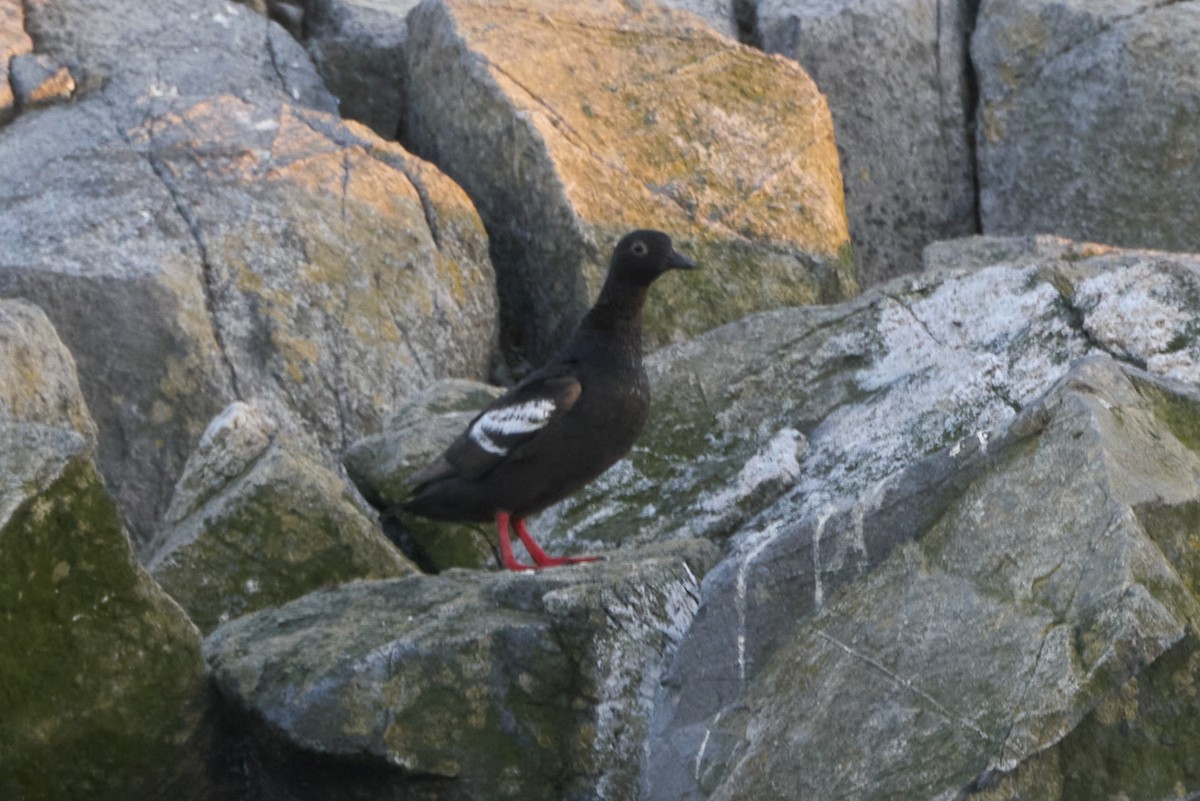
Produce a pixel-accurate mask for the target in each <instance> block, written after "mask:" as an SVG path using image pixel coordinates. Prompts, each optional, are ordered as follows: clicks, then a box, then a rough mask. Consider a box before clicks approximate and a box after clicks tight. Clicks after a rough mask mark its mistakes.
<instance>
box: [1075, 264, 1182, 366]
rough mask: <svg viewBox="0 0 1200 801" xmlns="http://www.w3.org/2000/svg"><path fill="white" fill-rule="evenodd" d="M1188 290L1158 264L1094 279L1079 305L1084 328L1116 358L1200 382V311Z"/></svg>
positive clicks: (1085, 286) (1078, 294)
mask: <svg viewBox="0 0 1200 801" xmlns="http://www.w3.org/2000/svg"><path fill="white" fill-rule="evenodd" d="M1194 293H1195V289H1194V288H1189V287H1186V286H1185V285H1184V284H1183V283H1182V281H1181V280H1180V279H1179V278H1178V277H1177V276H1175V275H1173V274H1172V273H1170V272H1167V271H1164V270H1163V269H1162V266H1161V265H1160V264H1157V263H1155V262H1153V261H1139V262H1137V263H1135V264H1133V265H1132V266H1130V267H1127V268H1124V269H1118V270H1112V271H1110V272H1105V273H1101V274H1100V275H1096V276H1093V277H1092V278H1089V279H1088V280H1086V281H1084V282H1083V283H1082V284H1080V286H1079V289H1078V291H1077V292H1076V298H1075V302H1076V304H1077V305H1078V306H1079V307H1080V308H1081V309H1083V310H1084V327H1085V328H1086V329H1087V331H1088V332H1089V333H1090V334H1091V335H1092V336H1093V337H1094V338H1095V339H1096V341H1097V342H1099V343H1100V344H1101V345H1103V346H1104V347H1105V348H1107V349H1109V350H1110V351H1112V352H1113V353H1114V354H1118V355H1124V356H1127V357H1130V358H1133V359H1136V360H1138V361H1140V362H1142V363H1143V364H1145V365H1146V368H1147V369H1148V370H1150V371H1152V372H1155V373H1159V374H1161V375H1166V376H1169V377H1171V378H1175V379H1178V380H1181V381H1191V382H1197V381H1200V367H1198V366H1197V361H1198V358H1197V357H1198V356H1200V354H1198V353H1197V351H1198V350H1200V348H1198V347H1197V343H1196V338H1195V336H1194V329H1195V328H1196V312H1195V311H1194V310H1193V309H1192V308H1191V306H1192V303H1191V301H1190V300H1189V297H1188V296H1189V294H1194Z"/></svg>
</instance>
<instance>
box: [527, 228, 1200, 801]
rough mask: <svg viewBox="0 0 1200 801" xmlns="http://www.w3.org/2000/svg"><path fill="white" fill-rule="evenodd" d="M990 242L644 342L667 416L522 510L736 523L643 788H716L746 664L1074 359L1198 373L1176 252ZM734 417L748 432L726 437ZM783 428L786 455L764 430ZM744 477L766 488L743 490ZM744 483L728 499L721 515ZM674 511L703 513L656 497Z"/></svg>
mask: <svg viewBox="0 0 1200 801" xmlns="http://www.w3.org/2000/svg"><path fill="white" fill-rule="evenodd" d="M991 244H992V246H993V247H994V248H995V249H996V250H998V251H1000V252H1005V253H1006V256H1007V258H1006V259H1005V260H1004V261H1002V262H1000V263H998V264H992V265H990V266H989V265H986V262H987V259H986V258H983V257H981V255H980V254H981V253H985V252H986V250H987V248H985V247H982V246H981V245H980V243H979V242H978V241H977V240H966V241H964V242H963V243H959V244H958V246H960V247H961V248H962V249H963V251H964V252H965V254H966V256H965V257H964V258H965V260H966V261H967V263H968V264H969V267H968V268H967V269H965V270H941V271H937V272H931V273H926V274H923V275H921V276H915V277H912V278H908V279H904V280H899V281H895V282H892V283H890V284H887V285H884V286H882V287H879V288H878V289H876V290H872V291H871V292H869V293H867V295H865V296H864V297H863V298H862V299H861V300H858V301H855V302H853V303H850V304H846V305H844V306H842V307H835V308H832V309H824V310H798V311H796V312H778V313H773V314H766V315H760V316H758V317H756V318H751V319H749V320H746V321H744V322H743V323H739V324H738V325H735V326H729V327H727V328H726V329H722V330H720V331H717V332H713V333H712V334H710V335H708V336H706V337H703V338H701V339H700V340H697V341H696V342H694V343H689V344H688V345H685V346H680V347H677V348H672V349H670V350H667V351H664V352H662V353H661V354H659V355H658V359H661V362H658V363H659V367H658V370H659V371H660V372H659V376H660V378H659V379H658V380H657V381H656V388H657V389H660V390H661V392H660V393H659V395H658V398H659V400H662V399H663V398H664V397H666V398H669V399H670V400H668V401H666V402H665V403H663V404H662V405H659V406H656V408H657V409H660V410H666V409H671V410H672V413H671V414H670V415H664V416H663V417H662V418H659V417H657V416H655V417H652V420H651V423H650V431H649V432H648V434H649V436H648V437H647V438H646V440H645V442H646V444H647V445H648V446H650V447H648V448H647V449H646V450H645V451H641V450H638V451H635V452H634V454H632V457H631V459H630V460H629V461H628V462H626V463H624V464H623V465H618V467H617V468H614V472H617V474H618V476H619V477H620V481H614V482H613V483H612V484H611V485H608V486H605V484H606V479H605V478H602V479H601V480H600V481H599V482H597V484H598V485H599V486H595V487H594V488H593V489H592V490H591V491H585V492H584V493H582V494H581V496H580V497H578V498H577V499H574V500H573V501H572V502H568V503H567V504H563V505H561V506H560V507H558V508H557V509H555V510H551V511H550V512H548V513H547V516H546V517H551V518H552V519H551V520H546V519H545V517H544V518H543V520H541V521H539V522H540V524H541V525H542V527H543V529H547V528H548V529H549V530H552V531H559V532H562V531H564V530H565V531H566V534H567V535H568V536H574V537H575V538H576V539H585V538H586V540H600V541H601V542H594V541H593V542H588V545H589V547H592V548H599V547H600V546H601V545H602V541H603V540H604V539H605V538H608V540H609V541H620V540H622V539H627V538H628V535H627V532H637V531H641V532H642V534H641V535H640V536H647V535H652V536H660V537H670V536H680V535H696V534H705V535H707V536H722V535H723V533H724V532H726V531H730V530H733V529H734V528H735V527H737V526H740V528H741V532H740V533H739V535H738V537H737V539H736V540H734V542H733V546H734V547H733V552H732V554H731V556H730V557H729V558H727V559H726V560H724V561H723V562H722V563H721V564H719V565H718V566H717V567H716V568H714V570H713V571H712V572H710V573H709V575H708V576H707V577H706V579H705V582H704V586H703V594H702V598H703V605H702V607H701V611H700V613H699V615H698V616H697V619H696V622H695V623H694V625H693V626H692V628H691V630H690V631H689V633H688V635H687V636H686V637H685V639H684V641H683V643H682V645H681V648H680V651H679V654H678V656H677V659H676V662H675V664H674V666H673V667H672V673H671V676H670V677H669V680H668V684H667V688H668V689H667V691H666V692H665V693H664V697H663V699H662V700H661V701H660V706H659V707H658V710H659V712H658V717H657V719H656V733H655V735H654V738H653V739H652V742H651V749H650V760H649V763H648V764H650V765H653V766H655V768H656V770H657V771H658V773H657V774H655V775H651V776H650V777H649V781H650V784H651V786H652V789H653V792H652V793H651V797H653V798H679V797H690V796H689V794H692V793H696V792H701V791H702V792H703V793H710V792H713V791H714V788H715V787H716V786H717V784H719V783H720V782H719V779H720V777H721V776H722V775H723V773H722V772H723V771H725V770H726V769H729V770H732V769H733V766H734V765H735V764H736V760H734V761H732V762H727V761H725V760H726V757H728V756H729V754H730V749H731V748H733V746H734V744H735V743H736V742H737V741H739V740H740V739H742V738H743V737H744V736H746V732H745V731H743V730H742V728H740V727H741V726H743V725H745V723H746V718H745V716H744V715H741V716H740V714H739V713H738V712H737V709H738V707H739V705H740V704H742V703H743V702H744V700H745V698H746V697H747V696H746V694H747V693H748V692H751V691H752V690H751V689H748V688H753V687H755V686H757V685H756V682H758V681H759V679H758V677H759V674H760V672H761V671H762V670H763V669H764V665H767V664H774V663H775V662H774V660H781V659H783V657H781V656H779V653H780V649H781V648H783V647H784V646H785V644H786V643H788V642H790V641H791V638H792V635H791V633H790V632H792V631H793V630H794V628H793V627H794V626H795V621H797V620H801V621H803V620H807V619H809V618H810V617H811V616H813V615H814V614H817V613H818V612H819V611H820V610H821V609H822V608H823V606H824V605H825V604H826V603H827V602H828V599H832V598H840V597H842V596H843V595H844V596H845V597H858V595H859V593H860V592H861V591H862V590H861V589H860V588H861V586H862V583H861V582H859V584H856V585H855V586H854V588H853V591H851V590H846V589H844V588H845V586H846V585H847V584H848V583H849V582H851V581H854V580H856V579H858V578H859V577H860V576H862V575H863V574H864V573H866V572H867V571H870V570H871V569H872V568H874V567H875V566H876V565H879V564H881V563H882V562H883V561H884V560H886V559H887V558H888V556H889V554H891V553H892V551H893V549H894V548H895V547H896V546H897V545H898V544H900V543H905V542H908V541H910V540H912V539H913V538H917V537H928V536H929V535H928V534H927V532H928V531H929V530H930V529H931V528H933V527H934V526H935V525H940V523H939V522H938V521H939V520H942V519H943V518H944V516H945V515H946V514H948V511H947V510H948V509H949V508H950V507H951V506H952V505H953V504H955V503H960V502H961V498H962V497H963V495H964V493H966V492H968V488H969V487H971V486H972V482H977V481H978V480H979V476H980V474H981V471H982V470H984V469H985V467H986V465H988V464H990V462H988V459H989V458H990V457H989V456H988V454H991V453H992V452H993V451H994V449H995V447H996V446H995V444H994V443H993V442H992V440H993V439H995V437H996V436H997V435H998V434H997V432H1002V431H1004V430H1005V428H1006V426H1009V425H1010V424H1011V421H1012V420H1013V419H1014V418H1015V416H1016V415H1017V413H1018V411H1020V410H1023V409H1025V408H1026V407H1027V406H1028V405H1029V404H1030V403H1031V402H1032V401H1033V399H1034V398H1036V397H1037V396H1038V395H1039V394H1040V393H1042V392H1043V391H1045V390H1046V388H1048V387H1049V386H1050V385H1051V384H1052V383H1053V382H1054V380H1055V379H1057V378H1058V377H1059V376H1061V375H1062V374H1063V373H1064V372H1065V371H1066V369H1067V367H1068V366H1069V365H1070V364H1071V363H1072V362H1074V361H1075V360H1076V359H1078V358H1079V357H1080V356H1083V355H1086V354H1094V353H1105V352H1106V351H1111V352H1112V353H1113V354H1115V355H1117V356H1119V357H1120V358H1121V359H1123V360H1124V361H1127V362H1131V363H1133V364H1138V365H1145V366H1146V367H1148V368H1149V369H1150V370H1152V371H1154V372H1155V373H1157V374H1159V375H1164V376H1170V377H1172V378H1178V379H1182V380H1185V381H1190V382H1195V381H1196V369H1197V365H1198V364H1200V342H1198V340H1197V332H1198V331H1200V321H1198V320H1197V313H1196V309H1197V308H1200V306H1198V305H1197V298H1200V294H1198V293H1200V263H1198V262H1197V260H1196V258H1195V257H1191V256H1185V255H1180V254H1165V253H1153V252H1136V251H1119V250H1111V249H1105V248H1095V249H1092V248H1088V247H1087V246H1081V245H1072V243H1063V242H1059V243H1057V245H1055V243H1053V242H1051V241H1049V240H1042V241H1041V246H1042V248H1043V251H1053V252H1054V255H1046V253H1045V252H1043V253H1042V254H1038V253H1037V252H1034V251H1033V250H1032V249H1025V248H1023V247H1022V244H1021V242H1020V241H1016V240H1014V241H1013V242H1011V243H1009V247H1007V248H1006V247H1002V246H1000V244H999V243H996V242H995V241H993V242H992V243H991ZM954 248H955V245H954V244H949V245H946V246H943V248H942V253H941V255H940V256H939V257H938V260H940V261H941V262H942V263H948V262H952V261H953V256H952V255H951V254H952V253H953V250H954ZM656 361H657V359H656ZM785 388H786V389H785ZM701 390H702V391H701ZM688 398H690V399H691V401H690V405H689V402H688V401H687V399H688ZM680 399H682V400H680ZM676 410H677V411H676ZM660 413H661V412H660ZM1023 414H1025V416H1028V412H1024V413H1023ZM735 426H740V427H741V429H740V430H742V431H743V432H744V431H747V430H748V431H750V432H755V433H752V434H751V435H750V436H745V435H743V437H742V438H741V439H738V438H737V437H736V436H735V435H734V434H733V430H734V427H735ZM789 427H790V428H791V430H790V431H789ZM802 437H803V439H805V440H807V450H805V451H803V453H796V452H794V451H792V450H791V449H790V447H789V448H785V447H783V445H785V444H790V443H791V442H795V443H796V444H800V443H801V441H802V439H801V438H802ZM764 478H766V479H768V480H767V481H766V482H765V483H764V482H763V479H764ZM771 479H773V480H771ZM709 482H711V483H709ZM757 483H764V486H765V489H766V490H767V491H766V492H765V493H764V492H756V491H755V490H754V488H755V486H756V484H757ZM1031 486H1039V485H1037V484H1036V483H1034V484H1031ZM652 488H654V489H652ZM1039 491H1040V490H1039ZM606 492H611V493H613V495H612V497H611V498H610V499H608V500H607V501H606V500H605V499H604V493H606ZM1027 494H1028V495H1037V494H1038V493H1036V492H1035V493H1027ZM617 498H620V499H621V502H620V504H618V503H616V502H615V500H616V499H617ZM743 498H744V499H746V501H747V502H746V505H745V506H744V507H743V508H742V509H740V510H738V511H737V512H735V513H733V514H732V515H731V514H730V513H729V512H727V511H725V510H726V509H728V507H729V502H730V501H734V502H736V501H737V500H738V499H743ZM710 499H721V500H722V503H721V504H717V503H715V502H714V500H710ZM776 499H777V500H776ZM773 501H774V502H773ZM572 504H577V506H573V505H572ZM1069 508H1070V509H1071V513H1072V514H1073V513H1075V512H1076V510H1075V508H1074V507H1069ZM618 509H620V511H617V510H618ZM674 509H686V510H696V509H699V510H704V511H705V512H707V513H706V514H695V513H691V514H679V515H673V514H671V513H670V512H669V511H668V512H667V513H665V514H664V513H663V512H662V511H660V510H674ZM634 510H636V511H634ZM555 517H556V518H557V522H555V520H554V519H553V518H555ZM730 518H732V520H731V519H730ZM747 520H748V521H749V522H743V521H747ZM731 523H732V524H733V525H731ZM1024 531H1026V532H1027V531H1028V529H1025V530H1024ZM586 540H585V541H586ZM1022 547H1026V548H1029V547H1031V546H1022ZM1052 566H1053V563H1050V564H1049V565H1046V566H1045V567H1046V568H1047V569H1049V567H1052ZM897 603H898V602H897ZM947 603H948V606H947V607H946V608H947V609H949V608H954V603H953V602H949V601H948V602H947ZM916 615H917V613H915V612H914V617H913V618H912V619H917V618H916ZM943 616H944V615H943ZM817 641H820V640H819V638H818V640H817ZM841 641H842V642H849V641H848V640H841ZM837 650H838V649H836V648H835V649H834V652H836V651H837ZM937 697H939V699H940V698H941V697H940V696H937ZM764 703H767V702H764ZM1080 703H1083V702H1082V701H1080ZM951 706H952V708H954V709H955V710H956V711H957V712H958V713H960V714H965V713H966V712H967V711H968V710H969V707H970V705H969V704H968V705H966V706H954V705H951ZM1085 711H1086V709H1085V708H1083V707H1080V708H1078V709H1076V710H1075V712H1073V713H1072V714H1073V715H1074V718H1073V720H1072V723H1073V722H1074V721H1077V720H1078V719H1079V716H1080V715H1081V714H1082V713H1083V712H1085ZM796 714H797V715H799V716H801V717H803V716H804V715H806V714H807V712H802V711H801V712H797V713H796ZM714 721H715V722H714ZM753 725H755V726H757V725H758V724H753ZM978 725H981V726H982V724H978ZM968 728H969V727H968ZM964 730H965V729H964ZM988 731H989V732H990V733H989V735H988V736H989V737H992V736H993V735H994V732H991V730H988ZM706 740H707V745H706V746H703V747H704V748H705V749H706V753H707V754H708V756H705V757H704V758H703V759H702V760H701V761H700V762H698V761H697V759H698V758H699V754H700V750H701V748H702V745H701V744H702V743H704V742H706ZM855 742H856V743H857V742H859V741H855ZM842 746H843V747H846V748H849V747H851V745H848V744H847V743H846V742H842ZM854 747H855V748H857V747H858V746H857V745H855V746H854ZM873 748H874V746H870V745H863V746H862V751H863V753H867V752H871V751H872V749H873ZM856 753H858V752H856ZM738 758H739V759H740V757H738ZM780 758H781V759H782V758H783V757H780ZM792 758H793V759H796V760H799V762H803V760H800V759H799V757H797V756H796V753H795V752H792ZM855 759H857V757H856V758H855ZM751 762H753V760H751ZM701 763H703V765H701ZM747 764H750V763H747ZM855 764H858V763H857V762H856V763H855ZM664 765H672V766H675V767H674V768H672V769H664V768H662V767H661V766H664ZM698 765H699V766H701V767H697V766H698ZM712 766H715V767H713V772H712V773H711V775H710V777H709V778H707V779H706V778H705V775H707V774H706V772H707V771H709V767H712ZM976 767H977V769H978V770H980V771H981V770H982V769H983V768H982V767H980V766H976ZM814 775H815V774H814ZM731 781H732V780H731ZM735 784H736V782H733V783H730V784H728V785H721V786H724V787H726V789H727V790H729V789H730V788H732V787H734V786H735ZM759 789H760V790H762V787H759ZM764 792H765V791H764ZM866 795H868V796H869V795H870V793H869V792H868V793H866ZM934 795H935V794H934V793H930V794H929V795H928V797H933V796H934ZM747 797H752V796H747ZM764 797H769V796H764Z"/></svg>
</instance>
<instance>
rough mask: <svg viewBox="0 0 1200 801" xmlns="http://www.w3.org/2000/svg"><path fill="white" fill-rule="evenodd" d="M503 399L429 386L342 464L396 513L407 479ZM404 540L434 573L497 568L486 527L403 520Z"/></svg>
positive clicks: (470, 384)
mask: <svg viewBox="0 0 1200 801" xmlns="http://www.w3.org/2000/svg"><path fill="white" fill-rule="evenodd" d="M502 393H503V390H501V389H500V388H498V387H493V386H489V385H487V384H480V383H477V382H474V381H463V380H456V379H447V380H443V381H438V382H436V383H434V384H431V385H430V386H429V387H428V388H427V389H425V390H424V391H423V392H421V394H420V395H418V396H417V397H415V398H413V400H412V401H411V402H409V403H408V404H406V405H404V406H403V407H401V408H400V409H399V410H398V411H397V412H396V413H395V414H393V415H392V416H391V417H389V418H388V419H387V420H385V421H384V423H383V430H382V431H381V432H380V433H378V434H374V435H372V436H369V437H364V438H363V439H361V440H359V441H358V442H356V443H354V445H353V446H351V448H350V449H349V450H348V451H346V455H345V458H344V463H345V466H346V472H347V473H348V474H349V476H350V479H351V480H352V481H353V482H354V483H355V485H356V486H357V487H358V489H359V491H360V492H361V493H362V494H363V497H365V498H366V499H367V500H368V501H370V502H371V503H372V504H374V505H375V506H376V507H378V508H380V509H394V508H395V507H397V506H398V505H399V504H400V503H401V502H403V500H404V498H405V497H406V496H407V494H408V485H407V483H406V482H407V481H408V478H409V476H411V475H412V474H413V473H415V472H416V471H417V470H420V469H421V468H422V467H424V466H425V465H427V464H429V463H430V462H432V461H433V460H434V459H436V458H437V457H439V456H441V454H442V452H443V451H444V450H445V449H446V448H447V446H449V445H450V443H451V442H453V441H454V438H455V437H457V436H458V435H459V434H461V433H462V432H463V430H464V429H465V428H466V427H467V424H469V423H470V422H471V420H472V419H473V418H474V417H475V415H476V414H478V413H479V410H480V409H482V408H483V407H484V406H486V405H488V404H489V403H491V402H492V401H493V400H495V399H496V398H498V397H500V395H501V394H502ZM401 525H402V526H403V527H404V534H405V536H406V538H407V539H406V542H405V545H411V547H412V548H413V549H415V551H416V553H417V554H419V556H420V557H421V561H422V562H423V563H425V564H428V565H429V566H430V567H432V568H433V569H435V570H444V569H446V568H451V567H477V568H492V567H495V566H497V564H498V563H497V561H496V558H495V553H494V550H493V548H492V542H493V539H494V538H493V535H492V534H491V528H490V527H484V526H478V525H471V524H459V523H445V522H441V521H436V520H425V519H423V518H419V517H416V516H412V515H405V516H403V519H402V521H401Z"/></svg>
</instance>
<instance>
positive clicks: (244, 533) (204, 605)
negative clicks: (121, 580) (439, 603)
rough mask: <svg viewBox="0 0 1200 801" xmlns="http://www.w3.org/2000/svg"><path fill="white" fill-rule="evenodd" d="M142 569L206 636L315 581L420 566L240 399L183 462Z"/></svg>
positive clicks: (345, 490) (340, 483) (341, 485)
mask: <svg viewBox="0 0 1200 801" xmlns="http://www.w3.org/2000/svg"><path fill="white" fill-rule="evenodd" d="M146 566H147V568H148V569H149V571H150V574H151V575H152V576H154V578H155V579H156V580H157V581H158V582H159V584H160V585H162V587H163V589H165V590H166V591H167V592H168V593H170V594H171V597H173V598H174V599H175V600H176V601H178V602H179V603H180V605H182V606H183V608H184V609H186V610H187V612H188V615H190V616H191V618H192V621H193V622H194V623H195V624H196V625H197V626H198V627H199V628H200V630H201V631H202V632H204V633H208V632H210V631H212V630H213V629H214V628H216V627H217V625H218V624H219V623H223V622H225V621H226V620H229V619H231V618H234V617H238V616H239V615H243V614H246V613H248V612H252V611H254V610H256V609H262V608H263V607H266V606H278V605H280V604H282V603H285V602H286V601H290V600H292V599H293V598H298V597H300V596H301V595H304V594H306V593H308V592H311V591H313V590H316V589H319V588H322V587H327V586H330V585H333V584H338V583H341V582H345V581H349V580H351V579H355V578H392V577H397V576H405V575H409V574H411V573H415V572H417V571H416V568H415V567H414V566H413V565H412V564H411V563H410V562H409V561H408V560H407V559H405V558H404V557H403V556H401V555H400V553H399V552H398V551H397V550H396V549H395V548H393V547H392V546H391V545H390V544H389V543H388V542H387V540H385V539H384V537H383V534H382V532H380V531H379V526H378V525H377V524H376V522H375V520H374V515H372V514H371V513H370V512H369V511H367V510H364V509H363V508H361V506H360V504H359V503H356V502H355V498H354V496H353V495H352V491H351V490H350V487H349V486H348V485H347V484H346V482H345V480H344V479H342V478H340V477H339V476H338V475H336V474H335V473H333V472H331V471H330V470H329V469H327V468H325V467H323V466H322V465H321V464H319V463H317V462H314V461H313V460H312V459H310V458H308V457H307V456H306V455H305V454H304V453H303V452H301V451H299V450H298V449H297V448H296V447H295V445H294V444H293V443H291V442H290V441H289V438H288V437H287V436H286V435H279V434H277V428H276V425H275V423H274V421H272V420H270V419H269V418H267V417H266V416H265V415H263V414H262V413H261V412H259V411H258V410H257V409H255V408H254V407H252V406H249V405H247V404H245V403H241V402H238V403H235V404H233V405H232V406H230V407H229V408H228V409H226V410H225V411H224V412H222V413H221V415H220V416H218V417H217V418H216V419H215V420H213V422H212V423H211V424H210V425H209V427H208V430H207V431H205V432H204V436H203V437H202V438H201V439H200V444H199V445H198V446H197V448H196V450H195V451H194V452H193V453H192V456H191V458H190V459H188V463H187V466H186V467H185V468H184V472H183V476H182V477H181V478H180V480H179V484H178V486H177V487H176V489H175V496H174V497H173V498H172V500H171V506H170V507H169V508H168V509H167V513H166V515H165V516H164V518H163V529H162V530H161V531H160V532H159V533H158V536H157V537H156V541H155V543H154V544H153V545H152V547H151V557H150V559H149V561H148V562H147V565H146Z"/></svg>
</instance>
